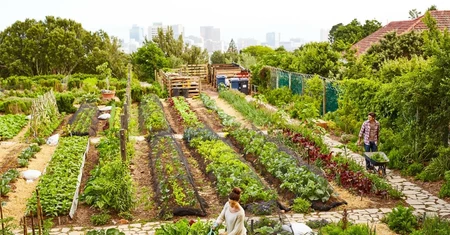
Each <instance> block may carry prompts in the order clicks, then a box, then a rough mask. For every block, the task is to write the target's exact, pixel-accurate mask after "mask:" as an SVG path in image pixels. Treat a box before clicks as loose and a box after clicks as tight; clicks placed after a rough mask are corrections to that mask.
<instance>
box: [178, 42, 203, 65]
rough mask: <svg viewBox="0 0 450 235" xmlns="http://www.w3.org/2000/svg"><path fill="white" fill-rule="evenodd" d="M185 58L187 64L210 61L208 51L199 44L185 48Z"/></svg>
mask: <svg viewBox="0 0 450 235" xmlns="http://www.w3.org/2000/svg"><path fill="white" fill-rule="evenodd" d="M183 59H184V61H185V62H186V63H187V64H206V63H208V51H207V50H206V49H203V51H202V49H201V48H200V47H198V46H187V45H186V48H185V49H184V53H183Z"/></svg>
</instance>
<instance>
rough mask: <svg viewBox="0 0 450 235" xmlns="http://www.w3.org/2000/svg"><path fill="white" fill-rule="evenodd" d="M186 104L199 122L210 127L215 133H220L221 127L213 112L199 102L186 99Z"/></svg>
mask: <svg viewBox="0 0 450 235" xmlns="http://www.w3.org/2000/svg"><path fill="white" fill-rule="evenodd" d="M187 102H188V103H189V105H190V106H191V109H192V110H193V111H194V112H195V114H196V115H197V117H198V119H199V120H200V121H201V122H203V123H205V124H206V125H208V126H209V127H211V128H212V129H213V130H214V131H215V132H222V130H223V126H222V124H221V122H220V119H219V117H218V115H216V114H215V113H214V112H213V111H209V110H208V109H206V107H205V106H204V105H203V102H202V101H201V100H199V99H188V100H187Z"/></svg>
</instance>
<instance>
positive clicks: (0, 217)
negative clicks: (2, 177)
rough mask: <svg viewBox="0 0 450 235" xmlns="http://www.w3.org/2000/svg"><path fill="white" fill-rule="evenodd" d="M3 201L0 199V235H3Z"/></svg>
mask: <svg viewBox="0 0 450 235" xmlns="http://www.w3.org/2000/svg"><path fill="white" fill-rule="evenodd" d="M2 203H3V201H2V200H1V199H0V219H1V220H2V234H3V235H5V224H3V205H2Z"/></svg>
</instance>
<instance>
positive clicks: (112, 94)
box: [102, 91, 116, 100]
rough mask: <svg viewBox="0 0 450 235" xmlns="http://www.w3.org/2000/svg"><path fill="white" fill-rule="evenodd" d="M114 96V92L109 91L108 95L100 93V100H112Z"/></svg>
mask: <svg viewBox="0 0 450 235" xmlns="http://www.w3.org/2000/svg"><path fill="white" fill-rule="evenodd" d="M115 94H116V92H115V91H111V92H108V93H102V98H103V99H105V100H109V99H113V98H114V96H115Z"/></svg>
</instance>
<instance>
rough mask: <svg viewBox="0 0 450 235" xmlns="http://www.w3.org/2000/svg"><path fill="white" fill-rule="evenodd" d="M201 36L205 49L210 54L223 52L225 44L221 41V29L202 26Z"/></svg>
mask: <svg viewBox="0 0 450 235" xmlns="http://www.w3.org/2000/svg"><path fill="white" fill-rule="evenodd" d="M200 36H201V37H202V38H203V40H204V43H205V49H206V50H207V51H208V52H214V51H217V50H220V51H222V50H223V42H221V41H220V29H219V28H214V27H213V26H201V27H200Z"/></svg>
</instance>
